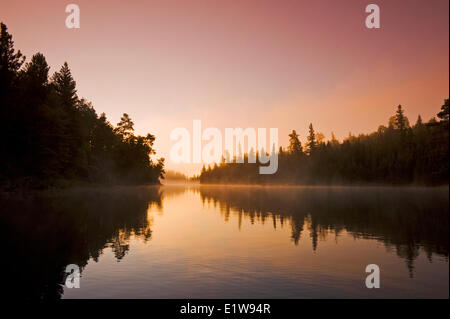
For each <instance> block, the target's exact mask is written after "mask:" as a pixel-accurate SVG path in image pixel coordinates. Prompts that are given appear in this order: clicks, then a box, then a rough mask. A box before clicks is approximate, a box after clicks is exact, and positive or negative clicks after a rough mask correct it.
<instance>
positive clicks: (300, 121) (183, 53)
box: [0, 0, 449, 174]
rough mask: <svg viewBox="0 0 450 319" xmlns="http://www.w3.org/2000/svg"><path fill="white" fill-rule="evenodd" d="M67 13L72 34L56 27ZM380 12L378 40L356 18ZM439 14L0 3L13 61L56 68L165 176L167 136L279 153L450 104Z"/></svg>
mask: <svg viewBox="0 0 450 319" xmlns="http://www.w3.org/2000/svg"><path fill="white" fill-rule="evenodd" d="M69 3H75V4H78V5H79V7H80V10H81V28H80V29H78V30H75V29H67V28H66V27H65V19H66V16H67V14H66V13H65V7H66V5H67V4H69ZM370 3H375V4H378V5H379V6H380V8H381V29H378V30H373V29H372V30H369V29H367V28H366V27H365V24H364V20H365V18H366V15H367V14H366V13H365V7H366V5H368V4H370ZM448 12H449V1H448V0H433V1H425V0H421V1H416V0H414V1H413V0H405V1H392V0H390V1H385V0H382V1H380V0H370V1H369V0H367V1H362V0H347V1H322V0H316V1H312V0H311V1H299V0H295V1H287V0H286V1H265V0H259V1H256V0H255V1H245V0H244V1H222V0H209V1H190V0H180V1H175V0H155V1H128V2H127V1H115V0H108V1H100V0H97V1H92V0H72V1H61V0H41V1H12V0H6V1H5V0H3V1H2V2H1V3H0V20H1V21H2V22H4V23H5V24H6V25H7V26H8V28H9V31H10V33H12V34H13V37H14V41H15V46H16V49H20V50H21V51H22V52H24V53H25V55H26V56H27V58H30V57H31V56H32V55H33V54H34V53H36V52H38V51H40V52H42V53H44V55H45V56H46V58H47V62H48V63H49V65H50V66H51V72H53V71H56V70H58V69H59V68H60V65H61V64H62V63H63V62H64V61H67V62H68V63H69V66H70V67H71V69H72V73H73V75H74V77H75V80H76V81H77V87H78V93H79V96H80V97H85V98H86V99H88V100H90V101H92V102H93V104H94V106H95V108H96V110H97V112H98V113H101V112H105V113H106V114H107V117H108V119H109V120H110V121H111V122H112V123H113V124H115V123H117V122H118V121H119V118H120V116H121V114H122V113H123V112H127V113H128V114H130V116H131V117H132V119H133V120H134V122H135V129H136V131H137V132H138V133H141V134H144V133H146V132H151V133H153V134H155V135H156V137H157V141H156V144H155V147H156V149H157V152H158V156H164V157H166V159H167V167H168V168H169V169H176V170H180V171H184V172H187V173H189V174H192V173H194V172H197V170H198V165H192V166H187V165H175V164H173V163H171V162H170V160H169V158H168V153H169V150H170V148H171V146H172V145H173V143H174V142H172V141H170V139H169V135H170V132H171V130H172V129H173V128H175V127H186V128H188V129H189V130H192V120H194V119H201V120H202V122H203V127H217V128H219V129H221V130H223V129H224V128H225V127H243V128H246V127H255V128H257V127H267V128H269V127H277V128H278V129H279V136H280V144H281V145H283V146H286V145H287V141H288V138H287V134H288V133H289V131H290V130H292V129H295V130H297V132H298V133H300V134H301V136H300V137H301V139H302V140H303V141H304V140H305V135H306V133H307V126H308V124H309V123H310V122H312V123H313V124H314V126H315V128H316V130H317V131H320V132H323V133H324V134H325V136H326V137H327V138H329V137H330V133H331V131H333V132H334V133H335V134H336V136H337V137H338V138H340V139H342V138H344V137H345V136H347V135H348V133H349V131H351V132H352V133H354V134H357V133H367V132H371V131H374V130H376V129H377V127H378V125H380V124H386V122H387V119H388V118H389V116H390V115H392V114H393V113H394V112H395V106H396V105H398V104H402V105H404V107H405V109H406V114H407V116H408V117H409V118H410V121H411V122H413V123H414V122H415V120H416V118H417V115H418V114H419V113H420V114H421V115H422V117H423V118H424V120H428V119H429V118H431V117H432V116H434V115H435V114H436V113H437V112H438V110H439V108H440V106H441V105H442V104H443V100H444V98H448V96H449V64H448V58H449V40H448V37H449V31H448V30H449V15H448Z"/></svg>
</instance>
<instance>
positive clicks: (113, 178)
mask: <svg viewBox="0 0 450 319" xmlns="http://www.w3.org/2000/svg"><path fill="white" fill-rule="evenodd" d="M13 44H14V43H13V41H12V36H11V35H10V34H9V33H8V32H7V28H6V26H5V25H4V24H3V23H2V24H1V38H0V63H1V64H0V83H1V87H0V102H1V104H0V105H1V109H0V115H1V116H2V119H3V120H4V121H3V122H4V123H3V125H2V126H1V132H2V133H3V134H2V135H3V136H4V137H5V139H6V141H5V143H4V144H3V146H2V154H5V156H2V157H1V158H0V168H1V172H2V174H1V175H0V187H1V188H2V189H9V190H11V189H16V188H21V187H27V188H28V187H33V188H35V187H38V188H40V187H43V188H46V187H50V186H70V185H73V184H74V183H78V184H79V183H114V184H117V183H127V184H130V183H131V184H137V183H139V184H158V183H159V179H160V178H163V174H164V159H159V160H156V162H153V161H152V159H151V157H150V156H151V155H153V154H155V150H154V149H153V143H154V141H155V136H153V135H151V134H147V135H146V136H135V135H134V131H133V125H134V124H133V122H132V120H131V118H130V117H129V116H128V114H126V113H125V114H124V116H123V117H122V119H121V121H120V122H119V123H118V125H117V127H116V128H114V127H113V126H112V125H111V124H110V123H109V122H108V121H107V119H106V116H105V115H104V114H102V115H100V117H99V116H98V115H97V113H96V112H95V109H94V107H93V106H92V104H91V103H90V102H88V101H86V100H85V99H80V98H79V97H78V96H77V90H76V82H75V80H74V78H73V76H72V74H71V71H70V68H69V65H68V64H67V62H65V63H64V64H63V66H62V67H61V69H60V70H59V71H58V72H55V73H54V74H53V76H52V77H51V79H50V80H49V69H50V68H49V66H48V64H47V62H46V59H45V57H44V55H43V54H42V53H36V54H35V55H33V57H32V58H31V60H30V62H28V63H26V64H25V66H24V67H22V65H23V63H24V61H25V59H24V57H23V56H22V54H21V53H20V51H18V52H17V53H16V52H15V50H14V45H13Z"/></svg>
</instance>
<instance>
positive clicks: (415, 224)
mask: <svg viewBox="0 0 450 319" xmlns="http://www.w3.org/2000/svg"><path fill="white" fill-rule="evenodd" d="M242 189H244V191H242ZM199 192H200V196H201V198H202V201H203V202H205V201H213V202H214V203H218V204H219V205H220V209H221V211H222V212H224V213H225V216H227V215H228V214H230V211H231V210H237V211H239V213H240V214H242V215H244V216H246V217H248V218H250V220H251V221H253V220H254V219H261V220H264V219H267V218H269V219H270V218H272V219H273V226H274V227H275V228H276V219H275V218H274V217H276V216H278V217H280V220H281V222H282V221H283V219H284V218H290V220H291V226H292V239H293V241H294V243H295V244H298V242H299V240H300V237H301V234H302V231H303V230H304V227H305V222H306V221H309V223H308V224H309V233H310V236H311V239H312V249H313V250H316V249H317V245H318V238H319V236H325V237H326V236H329V235H334V236H338V235H339V233H341V232H342V231H344V230H345V231H348V232H350V233H351V234H352V235H353V236H354V237H355V238H364V239H376V240H379V241H381V242H383V243H384V244H385V245H386V246H387V247H388V248H394V249H395V251H396V253H397V254H398V256H399V257H401V258H404V259H405V262H406V264H407V267H408V270H409V273H410V276H411V277H412V276H413V275H414V259H415V258H416V257H417V256H418V255H419V250H420V249H423V250H424V251H425V252H426V255H427V257H428V259H429V260H430V261H432V255H433V253H435V254H438V255H440V256H445V257H446V258H448V243H449V241H448V229H449V219H448V216H449V202H448V189H441V190H436V189H414V188H411V189H396V188H389V189H386V188H369V189H367V188H348V187H347V188H346V187H343V188H338V187H336V188H302V189H295V188H294V189H293V188H287V187H286V188H283V187H279V188H263V187H260V188H247V187H243V188H242V187H232V188H221V187H205V188H203V187H202V188H200V191H199Z"/></svg>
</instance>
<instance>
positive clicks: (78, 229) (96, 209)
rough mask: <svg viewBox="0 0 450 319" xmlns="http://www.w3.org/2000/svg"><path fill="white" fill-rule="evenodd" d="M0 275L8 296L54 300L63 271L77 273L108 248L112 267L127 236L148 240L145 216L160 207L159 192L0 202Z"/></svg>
mask: <svg viewBox="0 0 450 319" xmlns="http://www.w3.org/2000/svg"><path fill="white" fill-rule="evenodd" d="M1 205H2V212H1V214H0V226H1V229H2V244H3V258H2V263H1V266H0V267H1V268H0V269H1V273H2V274H4V275H6V276H4V280H6V283H4V284H6V287H7V289H8V293H9V294H10V295H11V296H20V297H21V298H25V299H55V298H60V297H61V295H62V294H63V290H64V287H63V284H64V282H65V273H64V270H65V267H66V266H67V265H68V264H76V265H78V266H79V267H80V268H81V270H83V268H84V267H85V266H86V264H87V262H88V260H89V259H90V258H92V259H93V260H95V261H97V260H98V258H99V257H100V255H102V253H103V250H104V248H106V247H111V248H112V250H113V252H114V254H115V257H116V259H117V261H120V260H121V259H122V258H123V257H124V256H125V255H126V253H127V251H128V249H129V247H128V243H129V239H130V236H131V235H133V236H137V237H139V238H141V239H142V240H144V241H147V240H149V239H150V238H151V229H150V226H151V225H150V224H149V219H148V218H147V211H148V208H149V205H156V206H159V207H161V192H160V188H159V187H157V186H155V187H141V188H136V187H130V188H127V187H117V188H108V189H78V190H71V191H60V192H57V193H56V194H55V193H53V194H52V193H46V194H38V195H30V196H27V198H21V199H18V198H9V199H4V198H3V199H2V201H1Z"/></svg>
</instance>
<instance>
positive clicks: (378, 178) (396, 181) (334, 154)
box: [197, 99, 449, 185]
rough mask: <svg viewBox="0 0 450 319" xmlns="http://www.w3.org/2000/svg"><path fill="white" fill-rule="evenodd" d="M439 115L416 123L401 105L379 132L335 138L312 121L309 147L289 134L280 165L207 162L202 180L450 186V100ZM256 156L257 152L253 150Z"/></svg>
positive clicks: (241, 182)
mask: <svg viewBox="0 0 450 319" xmlns="http://www.w3.org/2000/svg"><path fill="white" fill-rule="evenodd" d="M437 117H438V119H436V118H432V119H430V120H429V121H428V122H423V121H422V118H421V116H420V115H419V116H418V118H417V121H416V123H415V124H414V125H412V126H411V125H410V123H409V120H408V118H407V117H406V116H405V113H404V109H403V108H402V106H401V105H398V107H397V110H396V113H395V114H394V115H393V116H392V117H391V118H390V119H389V122H388V125H387V126H384V125H381V126H379V128H378V130H377V131H376V132H373V133H371V134H361V135H358V136H354V135H352V134H349V136H348V137H347V138H346V139H344V141H342V142H339V141H338V140H337V139H336V138H335V137H334V134H332V138H331V140H329V141H325V140H324V135H323V134H322V133H316V132H315V131H314V127H313V125H312V124H310V125H309V132H308V135H307V143H306V145H305V147H303V145H302V143H301V141H300V139H299V134H297V132H296V131H295V130H294V131H292V133H291V134H289V146H288V147H287V149H284V148H281V147H280V148H279V150H278V170H277V172H276V173H275V174H273V175H260V174H259V173H258V172H259V165H260V163H258V162H257V163H248V154H245V155H244V163H234V162H235V160H234V162H233V163H226V161H225V160H224V159H223V160H222V163H219V164H214V165H213V166H208V167H205V166H203V169H202V172H201V174H200V175H199V176H198V177H197V179H199V180H200V183H204V184H207V183H237V184H297V185H324V184H325V185H329V184H338V185H339V184H341V185H345V184H360V185H365V184H375V185H382V184H390V185H405V184H416V185H445V184H447V185H448V163H449V150H448V146H449V100H448V99H446V100H445V101H444V104H443V105H442V106H441V110H440V111H439V113H437ZM252 156H253V157H254V155H252Z"/></svg>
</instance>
